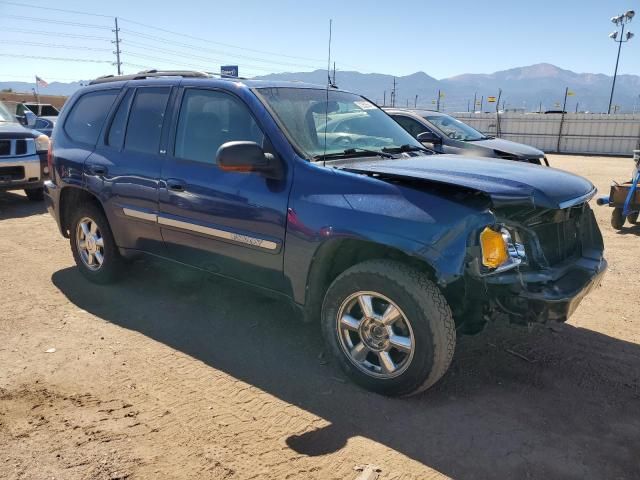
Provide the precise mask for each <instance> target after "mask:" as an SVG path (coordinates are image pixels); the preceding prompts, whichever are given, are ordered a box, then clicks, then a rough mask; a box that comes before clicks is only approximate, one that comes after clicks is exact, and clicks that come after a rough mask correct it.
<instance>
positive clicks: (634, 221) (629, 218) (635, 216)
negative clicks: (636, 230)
mask: <svg viewBox="0 0 640 480" xmlns="http://www.w3.org/2000/svg"><path fill="white" fill-rule="evenodd" d="M638 213H640V212H634V213H631V214H629V215H627V222H629V223H632V224H634V225H635V224H637V223H638Z"/></svg>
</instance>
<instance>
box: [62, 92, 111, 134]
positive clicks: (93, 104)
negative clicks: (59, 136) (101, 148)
mask: <svg viewBox="0 0 640 480" xmlns="http://www.w3.org/2000/svg"><path fill="white" fill-rule="evenodd" d="M118 93H119V90H101V91H98V92H90V93H86V94H84V95H83V96H81V97H80V98H79V99H78V101H77V102H76V103H75V104H74V106H73V108H72V109H71V112H69V116H68V117H67V120H66V122H65V124H64V131H65V132H66V133H67V135H69V137H70V138H71V139H72V140H74V141H76V142H81V143H88V144H90V145H95V144H96V140H98V135H99V134H100V130H102V126H103V125H104V121H105V119H106V118H107V114H108V113H109V110H110V109H111V105H113V102H114V100H115V99H116V97H117V96H118Z"/></svg>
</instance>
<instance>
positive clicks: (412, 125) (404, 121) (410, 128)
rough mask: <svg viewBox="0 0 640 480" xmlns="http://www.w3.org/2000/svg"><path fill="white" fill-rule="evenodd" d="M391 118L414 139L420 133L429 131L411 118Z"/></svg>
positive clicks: (397, 116) (399, 116)
mask: <svg viewBox="0 0 640 480" xmlns="http://www.w3.org/2000/svg"><path fill="white" fill-rule="evenodd" d="M393 118H394V120H395V121H396V122H398V123H399V124H400V125H402V128H404V129H405V130H406V131H407V132H409V133H410V134H411V135H413V136H414V137H417V136H418V135H420V134H421V133H423V132H426V131H428V130H429V129H428V128H427V127H425V126H424V125H422V124H421V123H420V122H418V121H417V120H414V119H413V118H410V117H407V116H405V115H393Z"/></svg>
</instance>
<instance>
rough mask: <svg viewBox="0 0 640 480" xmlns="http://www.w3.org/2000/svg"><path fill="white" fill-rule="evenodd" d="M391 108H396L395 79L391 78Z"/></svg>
mask: <svg viewBox="0 0 640 480" xmlns="http://www.w3.org/2000/svg"><path fill="white" fill-rule="evenodd" d="M391 106H392V107H395V106H396V77H393V90H391Z"/></svg>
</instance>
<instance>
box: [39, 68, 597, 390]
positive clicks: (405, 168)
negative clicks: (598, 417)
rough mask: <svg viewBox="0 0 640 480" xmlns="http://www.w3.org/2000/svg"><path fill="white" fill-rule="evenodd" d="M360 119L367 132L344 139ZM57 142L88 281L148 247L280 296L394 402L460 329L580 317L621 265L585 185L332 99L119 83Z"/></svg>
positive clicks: (66, 229) (266, 89) (321, 94)
mask: <svg viewBox="0 0 640 480" xmlns="http://www.w3.org/2000/svg"><path fill="white" fill-rule="evenodd" d="M354 112H358V113H360V114H362V117H363V118H362V121H361V122H360V125H359V127H358V129H357V131H348V132H347V131H340V129H338V131H336V130H335V129H333V130H332V131H329V129H328V128H327V125H328V124H329V123H330V122H336V121H338V120H339V118H340V116H342V115H343V116H349V115H353V113H354ZM53 137H54V139H55V144H54V145H53V148H52V155H51V159H52V167H53V178H52V180H51V181H50V182H47V183H46V187H45V188H46V198H47V202H48V208H49V211H50V212H51V213H52V214H53V216H54V217H55V218H56V220H57V222H58V225H59V227H60V231H61V232H62V234H63V235H64V236H66V237H68V238H69V239H70V243H71V249H72V251H73V255H74V258H75V260H76V263H77V265H78V268H79V269H80V271H81V272H82V274H83V275H85V276H86V277H87V278H88V279H89V280H91V281H94V282H96V283H105V282H109V281H112V280H114V279H115V278H117V276H118V274H120V273H121V271H122V269H123V267H124V263H123V258H126V257H129V256H132V255H135V254H138V253H140V252H144V253H150V254H153V255H156V256H160V257H163V258H167V259H170V260H174V261H177V262H180V263H182V264H186V265H190V266H193V267H195V268H199V269H202V270H205V271H208V272H211V273H213V274H216V275H220V276H222V277H225V278H227V279H230V280H234V281H237V282H238V285H239V288H246V287H249V286H251V287H255V288H257V289H258V290H263V291H265V292H269V293H270V294H272V295H276V296H278V298H281V299H283V301H287V302H291V304H292V305H293V306H295V307H296V308H297V309H298V310H299V312H300V313H301V316H302V317H303V318H304V319H306V320H309V321H314V320H318V319H319V321H320V322H321V324H322V331H323V334H324V336H325V339H326V342H327V345H328V347H329V349H330V350H331V352H332V353H333V355H334V356H335V358H336V359H337V361H338V362H339V363H340V364H341V366H342V367H343V369H344V370H345V371H346V372H347V374H348V375H349V376H350V377H351V378H352V379H354V380H355V381H356V382H358V383H359V384H361V385H363V386H364V387H366V388H369V389H371V390H374V391H377V392H380V393H384V394H388V395H408V394H412V393H416V392H418V391H421V390H424V389H426V388H428V387H429V386H431V385H433V384H434V383H435V382H436V381H437V380H438V379H439V378H440V377H441V376H442V375H443V374H444V373H445V371H446V370H447V368H448V366H449V363H450V362H451V358H452V356H453V351H454V348H455V343H456V335H457V334H458V333H462V332H476V331H478V330H480V329H481V327H482V326H483V325H484V323H485V322H486V321H487V320H489V319H492V318H495V317H496V316H501V315H502V316H507V317H509V318H510V319H512V320H513V321H515V322H519V323H522V324H527V323H530V322H544V321H547V320H553V321H564V320H566V318H567V317H568V316H569V315H570V314H571V313H572V312H573V311H574V309H575V308H576V306H577V305H578V303H579V302H580V300H581V299H582V297H583V296H584V295H585V294H586V293H587V292H588V291H589V290H590V289H591V288H592V287H593V286H594V285H596V284H597V283H598V282H599V279H600V277H601V276H602V274H603V273H604V271H605V269H606V261H605V260H604V258H603V244H602V237H601V235H600V231H599V230H598V227H597V225H596V222H595V219H594V216H593V214H592V212H591V210H590V208H589V205H588V203H587V201H588V200H589V199H590V198H591V197H592V196H593V195H594V193H595V189H594V187H593V185H591V183H590V182H588V181H587V180H585V179H583V178H581V177H578V176H575V175H572V174H569V173H566V172H562V171H559V170H554V169H547V168H540V167H537V166H535V165H529V164H525V163H519V162H509V161H503V160H495V159H468V158H465V157H457V156H453V155H432V154H431V152H430V151H429V150H426V149H424V147H422V146H421V145H420V143H418V142H417V141H416V140H415V139H414V138H412V137H411V135H409V134H408V133H407V132H406V131H405V130H403V129H402V128H401V127H400V125H398V124H397V123H396V122H395V121H393V120H392V119H391V118H390V117H389V116H388V115H387V114H386V113H384V112H383V111H382V110H380V109H379V108H378V107H377V106H375V105H374V104H372V103H371V102H369V101H368V100H367V99H365V98H363V97H360V96H358V95H354V94H352V93H348V92H344V91H340V90H337V89H333V88H332V89H328V90H327V89H326V88H323V87H318V86H313V85H304V84H299V83H286V82H260V81H244V80H241V79H214V78H212V77H211V76H209V75H206V74H200V73H197V72H155V71H151V72H142V73H141V74H139V75H134V76H129V77H116V78H113V77H107V78H102V79H98V80H96V81H94V82H93V84H92V85H90V86H89V87H86V88H84V89H82V90H80V91H79V92H77V93H76V94H74V96H73V97H72V98H71V99H69V101H68V102H67V105H66V107H65V108H64V110H63V112H62V113H61V116H60V120H59V121H58V123H57V124H56V127H55V131H54V135H53ZM213 314H215V312H212V315H213Z"/></svg>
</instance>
